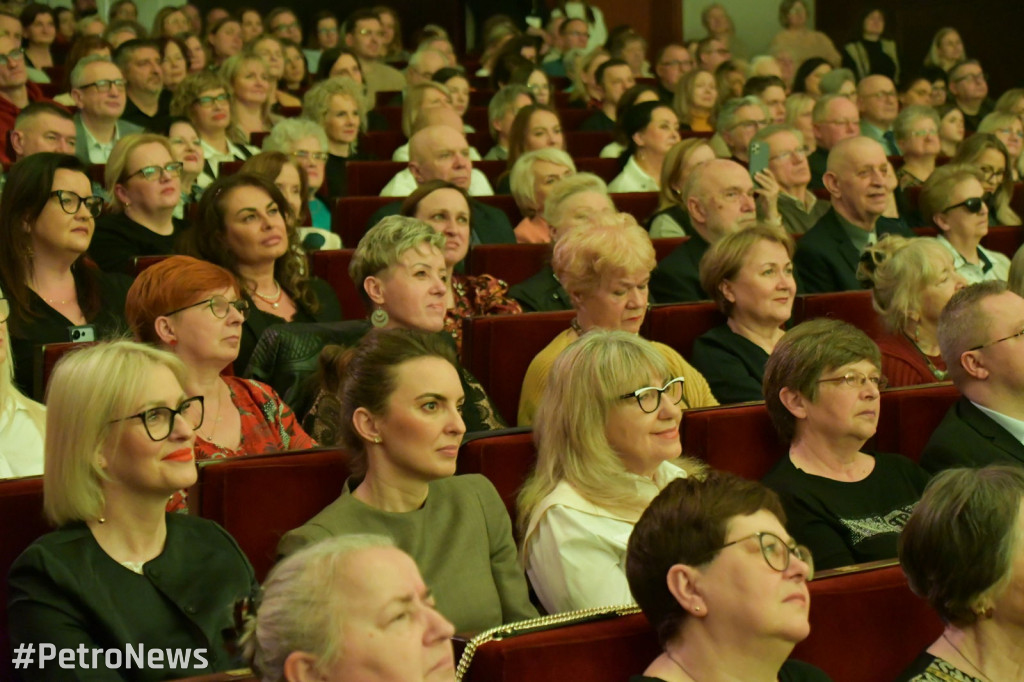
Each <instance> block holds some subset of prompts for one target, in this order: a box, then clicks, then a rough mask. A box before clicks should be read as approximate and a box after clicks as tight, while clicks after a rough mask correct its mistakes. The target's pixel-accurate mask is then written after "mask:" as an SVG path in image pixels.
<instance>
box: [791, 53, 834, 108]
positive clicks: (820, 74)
mask: <svg viewBox="0 0 1024 682" xmlns="http://www.w3.org/2000/svg"><path fill="white" fill-rule="evenodd" d="M831 72H832V65H831V64H829V63H828V60H826V59H822V58H821V57H811V58H810V59H807V60H805V61H804V62H803V63H801V64H800V66H799V67H798V68H797V70H796V75H794V76H793V92H795V93H804V94H807V95H810V96H811V97H813V98H815V99H818V98H819V97H821V96H822V95H823V94H825V93H824V92H822V90H821V79H822V78H824V77H825V76H826V75H828V74H829V73H831Z"/></svg>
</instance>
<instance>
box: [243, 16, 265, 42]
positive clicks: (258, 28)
mask: <svg viewBox="0 0 1024 682" xmlns="http://www.w3.org/2000/svg"><path fill="white" fill-rule="evenodd" d="M262 34H263V18H262V17H261V16H260V13H259V12H256V11H255V10H246V11H245V12H242V42H243V43H248V42H250V41H251V40H254V39H255V38H256V37H257V36H260V35H262Z"/></svg>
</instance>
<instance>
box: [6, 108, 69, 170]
mask: <svg viewBox="0 0 1024 682" xmlns="http://www.w3.org/2000/svg"><path fill="white" fill-rule="evenodd" d="M75 135H76V133H75V122H74V121H70V120H68V119H66V118H61V117H60V116H57V115H55V114H48V113H43V114H38V115H36V116H33V117H32V118H31V119H29V120H28V121H26V122H25V123H23V124H22V125H21V128H20V129H19V130H14V131H12V132H11V146H12V147H14V153H15V155H16V156H17V158H18V159H24V158H25V157H26V156H31V155H32V154H38V153H39V152H56V153H58V154H74V153H75Z"/></svg>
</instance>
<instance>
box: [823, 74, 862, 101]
mask: <svg viewBox="0 0 1024 682" xmlns="http://www.w3.org/2000/svg"><path fill="white" fill-rule="evenodd" d="M846 82H850V83H853V84H854V85H857V77H856V76H855V75H854V74H853V71H850V70H849V69H832V70H831V71H829V72H828V73H826V74H825V75H824V76H822V77H821V82H820V83H819V84H818V89H819V90H821V94H823V95H838V94H839V89H840V88H841V87H843V83H846Z"/></svg>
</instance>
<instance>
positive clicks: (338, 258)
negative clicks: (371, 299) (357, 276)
mask: <svg viewBox="0 0 1024 682" xmlns="http://www.w3.org/2000/svg"><path fill="white" fill-rule="evenodd" d="M353 253H355V249H332V250H329V251H313V252H312V253H311V254H309V261H310V270H311V271H312V273H313V274H314V275H316V276H317V277H319V278H320V279H322V280H324V281H325V282H327V284H328V285H329V286H330V287H331V289H333V290H334V293H335V294H336V295H337V296H338V301H340V302H341V312H342V318H343V319H346V320H361V319H363V318H365V317H366V315H367V312H366V306H365V304H364V303H363V298H362V296H361V295H360V294H359V289H358V288H357V287H356V285H355V283H354V282H353V281H352V278H351V277H349V275H348V265H349V263H351V262H352V254H353Z"/></svg>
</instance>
